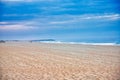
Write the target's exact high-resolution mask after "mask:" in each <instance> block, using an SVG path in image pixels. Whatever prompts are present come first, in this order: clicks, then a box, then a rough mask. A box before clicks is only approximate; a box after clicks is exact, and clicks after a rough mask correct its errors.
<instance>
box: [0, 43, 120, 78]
mask: <svg viewBox="0 0 120 80" xmlns="http://www.w3.org/2000/svg"><path fill="white" fill-rule="evenodd" d="M0 80H120V46H95V45H94V46H93V45H80V44H79V45H78V44H53V43H51V44H50V43H38V42H36V43H28V42H21V43H19V42H7V43H0Z"/></svg>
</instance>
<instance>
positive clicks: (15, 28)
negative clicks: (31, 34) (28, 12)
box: [0, 24, 36, 30]
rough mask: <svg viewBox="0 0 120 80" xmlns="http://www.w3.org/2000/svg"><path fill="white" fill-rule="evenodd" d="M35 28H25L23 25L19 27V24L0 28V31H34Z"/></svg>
mask: <svg viewBox="0 0 120 80" xmlns="http://www.w3.org/2000/svg"><path fill="white" fill-rule="evenodd" d="M35 28H36V27H32V26H25V25H20V24H14V25H2V26H0V30H29V29H35Z"/></svg>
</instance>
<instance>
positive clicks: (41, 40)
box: [0, 39, 56, 43]
mask: <svg viewBox="0 0 120 80" xmlns="http://www.w3.org/2000/svg"><path fill="white" fill-rule="evenodd" d="M21 41H27V42H44V41H56V40H55V39H38V40H0V43H5V42H21Z"/></svg>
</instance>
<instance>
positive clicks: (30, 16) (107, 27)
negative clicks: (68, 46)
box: [0, 0, 120, 42]
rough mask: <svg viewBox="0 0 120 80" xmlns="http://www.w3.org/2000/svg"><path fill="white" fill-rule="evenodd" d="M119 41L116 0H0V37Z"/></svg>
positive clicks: (119, 14)
mask: <svg viewBox="0 0 120 80" xmlns="http://www.w3.org/2000/svg"><path fill="white" fill-rule="evenodd" d="M49 38H50V39H56V40H60V41H81V42H115V41H120V1H119V0H1V2H0V39H4V40H11V39H21V40H31V39H49Z"/></svg>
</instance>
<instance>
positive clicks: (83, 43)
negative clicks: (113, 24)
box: [42, 41, 120, 45]
mask: <svg viewBox="0 0 120 80" xmlns="http://www.w3.org/2000/svg"><path fill="white" fill-rule="evenodd" d="M42 43H57V44H82V45H120V44H116V43H86V42H61V41H43V42H42Z"/></svg>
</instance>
